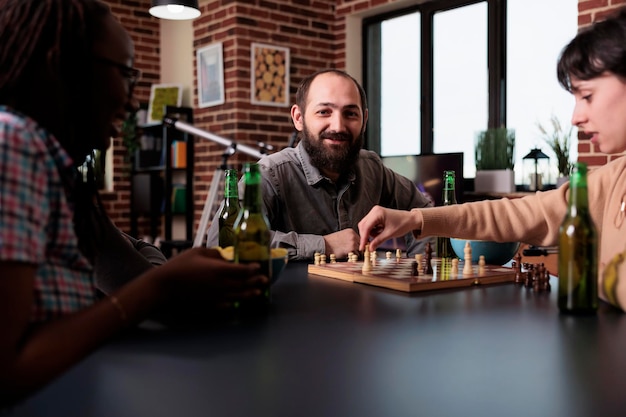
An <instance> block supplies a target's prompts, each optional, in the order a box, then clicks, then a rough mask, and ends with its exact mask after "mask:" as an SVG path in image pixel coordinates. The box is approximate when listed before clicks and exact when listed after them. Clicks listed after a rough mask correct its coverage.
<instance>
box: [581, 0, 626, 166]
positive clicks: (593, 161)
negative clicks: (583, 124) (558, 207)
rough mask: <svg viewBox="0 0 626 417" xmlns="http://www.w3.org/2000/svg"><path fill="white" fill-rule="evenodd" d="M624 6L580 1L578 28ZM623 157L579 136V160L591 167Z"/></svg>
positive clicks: (617, 1) (616, 0) (618, 0)
mask: <svg viewBox="0 0 626 417" xmlns="http://www.w3.org/2000/svg"><path fill="white" fill-rule="evenodd" d="M623 5H626V0H579V1H578V26H579V27H581V28H582V27H585V26H588V25H589V24H591V23H592V22H594V21H596V20H600V19H602V18H604V17H605V16H606V15H607V14H610V13H611V12H613V11H614V10H615V9H617V8H619V7H620V6H623ZM621 156H622V155H606V154H603V153H602V152H600V150H599V149H597V147H596V146H594V145H593V144H592V143H591V141H590V140H589V138H587V137H585V136H584V135H582V134H579V135H578V160H579V161H581V162H586V163H587V164H588V165H589V166H590V167H594V166H600V165H604V164H606V163H607V162H610V161H612V160H613V159H616V158H619V157H621Z"/></svg>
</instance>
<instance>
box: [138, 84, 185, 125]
mask: <svg viewBox="0 0 626 417" xmlns="http://www.w3.org/2000/svg"><path fill="white" fill-rule="evenodd" d="M182 99H183V86H182V85H180V84H152V87H151V89H150V103H149V104H148V117H147V120H146V122H147V123H161V122H162V121H163V115H164V114H165V113H164V112H165V106H176V107H179V106H180V103H181V101H182Z"/></svg>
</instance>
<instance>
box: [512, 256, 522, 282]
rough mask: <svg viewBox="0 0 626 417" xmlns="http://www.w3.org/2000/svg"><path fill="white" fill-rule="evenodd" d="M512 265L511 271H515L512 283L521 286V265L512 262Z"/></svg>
mask: <svg viewBox="0 0 626 417" xmlns="http://www.w3.org/2000/svg"><path fill="white" fill-rule="evenodd" d="M512 265H513V270H515V278H514V279H513V282H514V283H516V284H518V285H521V284H523V283H524V281H523V280H522V264H520V263H519V262H516V261H513V263H512Z"/></svg>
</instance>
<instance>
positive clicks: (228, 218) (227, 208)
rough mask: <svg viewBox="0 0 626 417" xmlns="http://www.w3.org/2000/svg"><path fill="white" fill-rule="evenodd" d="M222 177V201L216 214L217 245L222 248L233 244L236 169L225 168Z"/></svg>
mask: <svg viewBox="0 0 626 417" xmlns="http://www.w3.org/2000/svg"><path fill="white" fill-rule="evenodd" d="M225 174H226V177H225V179H224V201H223V202H222V205H221V206H220V210H219V214H218V218H217V219H218V222H219V245H220V246H221V247H222V248H225V247H227V246H235V229H234V225H235V220H237V216H238V215H239V211H240V210H241V206H240V205H239V192H238V190H237V170H236V169H227V170H226V171H225Z"/></svg>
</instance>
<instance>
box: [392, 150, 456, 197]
mask: <svg viewBox="0 0 626 417" xmlns="http://www.w3.org/2000/svg"><path fill="white" fill-rule="evenodd" d="M382 160H383V164H384V165H385V166H386V167H388V168H391V169H392V170H394V171H395V172H397V173H398V174H400V175H403V176H405V177H407V178H409V179H410V180H412V181H413V182H414V183H415V185H417V187H418V188H419V189H420V190H421V191H422V192H426V193H428V194H429V195H430V197H431V198H432V199H433V201H434V202H435V205H436V206H440V205H441V204H442V193H443V172H444V171H454V172H455V173H456V178H455V191H456V200H457V202H459V203H461V202H462V199H463V152H452V153H440V154H422V155H400V156H385V157H383V158H382Z"/></svg>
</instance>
